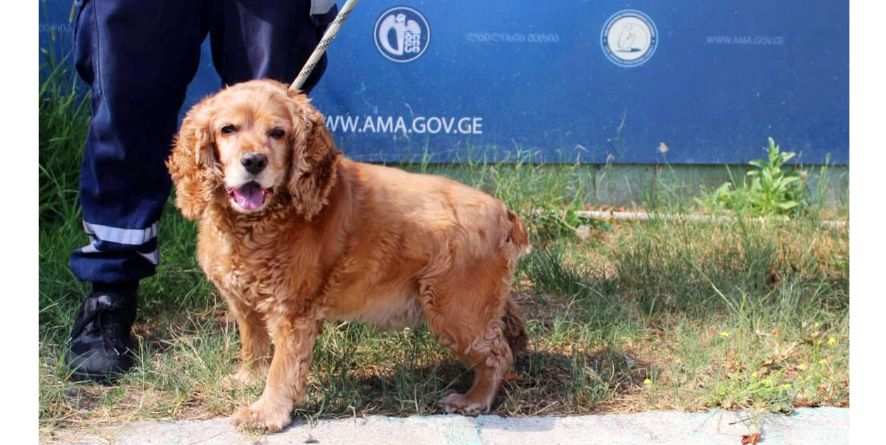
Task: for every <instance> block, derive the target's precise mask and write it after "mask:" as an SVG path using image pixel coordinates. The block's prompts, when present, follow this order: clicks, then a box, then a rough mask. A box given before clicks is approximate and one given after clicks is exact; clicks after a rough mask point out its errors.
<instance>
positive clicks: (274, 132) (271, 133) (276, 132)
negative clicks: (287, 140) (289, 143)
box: [268, 128, 286, 139]
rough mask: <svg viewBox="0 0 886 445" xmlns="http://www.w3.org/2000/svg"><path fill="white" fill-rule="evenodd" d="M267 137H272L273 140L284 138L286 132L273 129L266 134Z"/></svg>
mask: <svg viewBox="0 0 886 445" xmlns="http://www.w3.org/2000/svg"><path fill="white" fill-rule="evenodd" d="M268 136H269V137H272V138H274V139H280V138H282V137H283V136H286V132H285V131H283V129H282V128H275V129H273V130H271V131H269V132H268Z"/></svg>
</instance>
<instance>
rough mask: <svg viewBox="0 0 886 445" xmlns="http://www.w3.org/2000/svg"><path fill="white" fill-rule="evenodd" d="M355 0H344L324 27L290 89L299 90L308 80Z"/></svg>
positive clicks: (355, 2)
mask: <svg viewBox="0 0 886 445" xmlns="http://www.w3.org/2000/svg"><path fill="white" fill-rule="evenodd" d="M357 1H358V0H347V1H346V2H345V5H344V6H342V8H341V11H339V12H338V15H336V16H335V20H333V21H332V23H330V24H329V28H326V32H324V33H323V38H322V39H320V43H318V44H317V48H315V49H314V52H313V53H311V57H309V58H308V61H307V62H305V65H304V66H303V67H302V68H301V71H300V72H299V73H298V77H296V78H295V80H294V81H293V82H292V85H290V86H289V89H290V90H301V87H302V85H304V84H305V81H307V80H308V76H310V75H311V72H312V71H314V67H316V66H317V62H319V61H320V58H321V57H323V53H325V52H326V48H328V47H329V44H330V43H332V40H333V39H335V34H336V33H338V29H339V28H341V25H342V23H344V22H345V20H347V18H348V15H350V13H351V10H352V9H354V6H356V5H357Z"/></svg>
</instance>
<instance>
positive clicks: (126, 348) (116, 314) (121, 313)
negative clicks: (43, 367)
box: [65, 283, 138, 382]
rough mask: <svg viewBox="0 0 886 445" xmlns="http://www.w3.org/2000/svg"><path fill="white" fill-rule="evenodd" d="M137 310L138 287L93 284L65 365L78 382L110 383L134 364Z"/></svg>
mask: <svg viewBox="0 0 886 445" xmlns="http://www.w3.org/2000/svg"><path fill="white" fill-rule="evenodd" d="M137 306H138V283H127V284H116V285H101V284H98V283H95V284H93V286H92V292H91V293H90V294H89V295H88V296H87V297H86V299H85V300H84V301H83V305H82V306H81V307H80V312H79V313H78V314H77V319H76V320H75V321H74V328H73V329H71V338H70V349H69V350H68V353H67V355H66V356H65V363H67V365H68V367H69V368H70V369H71V371H72V372H73V373H72V375H71V377H72V378H73V379H75V380H84V379H88V380H93V381H97V382H107V381H111V380H113V379H115V378H116V377H119V376H120V374H122V373H124V372H126V371H128V370H129V368H131V367H132V364H133V351H135V342H134V341H133V340H132V335H131V333H130V330H131V329H132V324H133V323H134V322H135V311H136V309H137Z"/></svg>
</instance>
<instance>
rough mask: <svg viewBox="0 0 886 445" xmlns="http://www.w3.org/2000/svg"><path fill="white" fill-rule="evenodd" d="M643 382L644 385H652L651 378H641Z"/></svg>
mask: <svg viewBox="0 0 886 445" xmlns="http://www.w3.org/2000/svg"><path fill="white" fill-rule="evenodd" d="M643 384H644V385H646V386H650V385H652V379H646V380H643Z"/></svg>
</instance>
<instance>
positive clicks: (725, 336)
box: [720, 331, 729, 338]
mask: <svg viewBox="0 0 886 445" xmlns="http://www.w3.org/2000/svg"><path fill="white" fill-rule="evenodd" d="M720 337H723V338H728V337H729V331H723V332H720Z"/></svg>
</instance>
